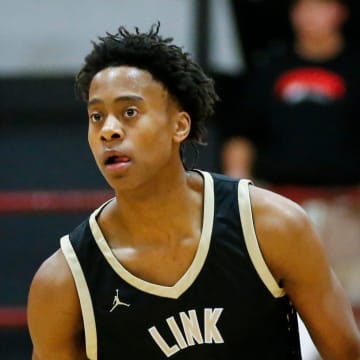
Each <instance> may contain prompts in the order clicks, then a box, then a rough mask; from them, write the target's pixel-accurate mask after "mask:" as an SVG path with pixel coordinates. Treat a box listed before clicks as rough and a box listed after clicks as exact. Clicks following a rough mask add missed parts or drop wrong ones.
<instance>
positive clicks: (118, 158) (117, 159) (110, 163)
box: [103, 151, 130, 171]
mask: <svg viewBox="0 0 360 360" xmlns="http://www.w3.org/2000/svg"><path fill="white" fill-rule="evenodd" d="M103 160H104V161H103V163H104V165H105V167H106V169H107V170H111V171H114V170H121V169H123V168H124V167H126V166H127V165H128V164H129V163H130V158H129V156H127V155H125V154H122V153H119V152H117V151H108V152H105V154H104V159H103Z"/></svg>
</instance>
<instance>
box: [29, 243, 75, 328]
mask: <svg viewBox="0 0 360 360" xmlns="http://www.w3.org/2000/svg"><path fill="white" fill-rule="evenodd" d="M61 312H64V313H67V314H72V315H73V316H74V317H76V318H78V317H80V313H81V309H80V304H79V300H78V297H77V290H76V286H75V283H74V280H73V277H72V274H71V271H70V268H69V266H68V264H67V262H66V260H65V257H64V255H63V253H62V251H61V250H60V249H59V250H58V251H56V252H55V253H54V254H53V255H52V256H50V257H49V258H48V259H47V260H45V261H44V262H43V264H42V265H41V266H40V268H39V269H38V271H37V272H36V274H35V276H34V278H33V280H32V283H31V286H30V291H29V299H28V319H29V325H30V327H31V325H33V324H34V323H35V324H38V323H39V315H40V314H42V316H41V318H44V316H43V315H44V314H47V313H48V315H49V317H45V318H46V319H47V320H50V319H51V317H52V316H53V315H56V316H57V314H61Z"/></svg>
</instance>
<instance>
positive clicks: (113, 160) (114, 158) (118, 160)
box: [105, 155, 130, 165]
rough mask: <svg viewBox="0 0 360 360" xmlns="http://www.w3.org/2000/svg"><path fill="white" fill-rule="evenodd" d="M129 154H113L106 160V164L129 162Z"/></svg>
mask: <svg viewBox="0 0 360 360" xmlns="http://www.w3.org/2000/svg"><path fill="white" fill-rule="evenodd" d="M129 160H130V159H129V158H128V157H127V156H119V155H111V156H109V157H108V158H107V159H106V160H105V165H114V164H118V163H124V162H129Z"/></svg>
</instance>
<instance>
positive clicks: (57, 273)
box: [31, 249, 73, 291]
mask: <svg viewBox="0 0 360 360" xmlns="http://www.w3.org/2000/svg"><path fill="white" fill-rule="evenodd" d="M71 285H73V279H72V275H71V272H70V269H69V267H68V265H67V262H66V259H65V257H64V255H63V252H62V251H61V250H60V249H59V250H57V251H56V252H55V253H54V254H53V255H51V256H50V257H49V258H48V259H46V260H45V261H44V262H43V263H42V264H41V266H40V268H39V269H38V271H37V272H36V274H35V276H34V278H33V281H32V284H31V288H36V289H37V290H40V291H41V289H44V290H46V289H47V288H49V287H50V288H51V289H52V290H53V291H54V290H59V291H62V290H64V288H67V287H71Z"/></svg>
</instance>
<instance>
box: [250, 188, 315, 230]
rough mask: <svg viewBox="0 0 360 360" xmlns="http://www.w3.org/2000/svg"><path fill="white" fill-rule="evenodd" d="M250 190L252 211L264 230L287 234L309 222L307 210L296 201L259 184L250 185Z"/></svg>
mask: <svg viewBox="0 0 360 360" xmlns="http://www.w3.org/2000/svg"><path fill="white" fill-rule="evenodd" d="M249 192H250V197H251V206H252V211H253V213H254V216H255V217H256V219H257V223H258V225H259V227H260V226H261V228H262V230H266V231H268V232H271V233H272V232H279V233H281V232H284V233H285V234H286V233H287V231H291V232H293V231H299V230H301V229H302V228H303V227H304V225H306V224H309V218H308V216H307V214H306V212H305V211H304V210H303V208H302V207H301V206H300V205H299V204H297V203H295V202H294V201H292V200H290V199H288V198H286V197H284V196H281V195H279V194H277V193H275V192H272V191H270V190H266V189H263V188H260V187H257V186H250V187H249Z"/></svg>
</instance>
